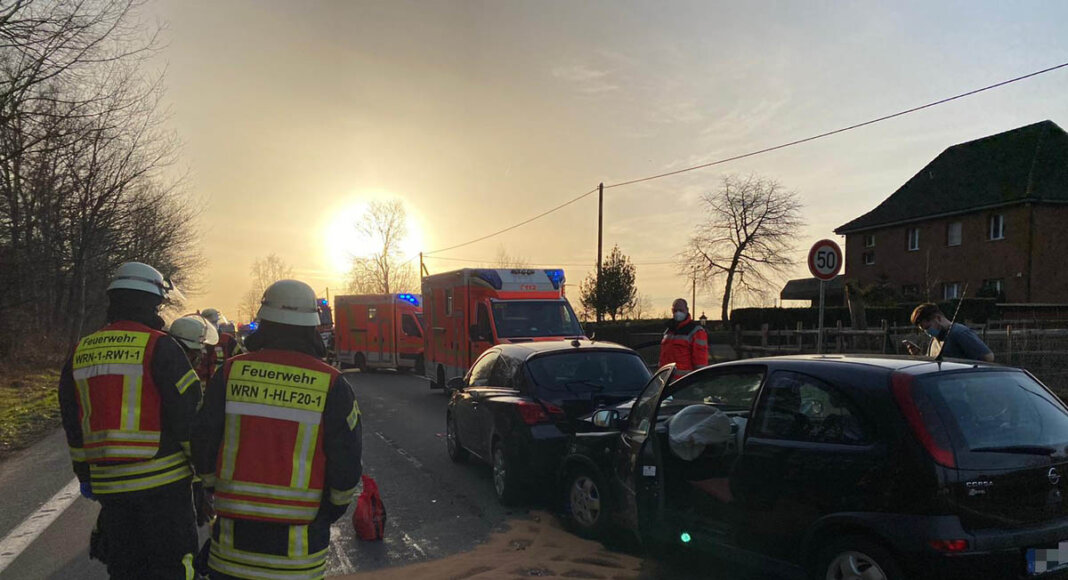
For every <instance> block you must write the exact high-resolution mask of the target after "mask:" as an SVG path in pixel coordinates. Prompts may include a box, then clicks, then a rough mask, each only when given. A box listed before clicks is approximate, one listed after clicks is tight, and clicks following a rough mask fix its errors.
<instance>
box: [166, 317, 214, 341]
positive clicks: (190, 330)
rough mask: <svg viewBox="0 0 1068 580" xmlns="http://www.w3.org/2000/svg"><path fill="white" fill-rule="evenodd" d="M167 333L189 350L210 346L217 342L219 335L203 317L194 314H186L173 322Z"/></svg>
mask: <svg viewBox="0 0 1068 580" xmlns="http://www.w3.org/2000/svg"><path fill="white" fill-rule="evenodd" d="M168 332H170V333H171V336H173V337H174V338H176V339H178V341H179V342H181V343H182V345H183V346H185V347H186V348H188V349H190V350H200V349H201V348H203V347H204V346H205V345H207V346H212V345H215V344H218V342H219V333H218V332H217V331H216V330H215V327H214V326H212V325H211V323H210V322H208V320H207V319H205V318H204V317H203V316H198V315H196V314H187V315H185V316H183V317H181V318H179V319H177V320H175V321H174V322H172V323H171V327H170V329H169V330H168Z"/></svg>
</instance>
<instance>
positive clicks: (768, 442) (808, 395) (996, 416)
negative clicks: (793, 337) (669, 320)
mask: <svg viewBox="0 0 1068 580" xmlns="http://www.w3.org/2000/svg"><path fill="white" fill-rule="evenodd" d="M671 370H672V369H671V368H670V367H668V368H664V369H661V370H660V371H658V372H657V374H656V375H655V376H654V377H653V379H652V380H651V381H650V383H649V385H648V386H647V387H646V388H645V389H644V390H643V392H642V394H641V395H640V396H639V397H638V398H637V399H636V400H635V401H633V402H632V403H627V404H623V405H619V406H617V407H616V408H615V409H611V410H601V411H597V412H595V413H594V414H593V415H592V416H591V417H589V418H588V419H589V420H590V421H591V422H592V423H593V424H595V425H597V426H598V427H600V428H602V429H603V431H602V432H590V433H577V434H575V435H574V436H573V437H572V438H571V441H570V444H569V453H568V456H567V457H566V459H565V462H564V464H563V465H564V467H563V468H562V472H561V476H562V480H563V487H562V488H563V490H564V492H563V493H564V502H565V505H566V508H567V509H566V512H567V514H568V519H569V523H570V524H571V525H572V526H573V528H575V529H576V530H577V531H578V532H580V533H583V534H585V535H589V536H594V535H599V534H602V533H604V532H606V531H608V530H610V529H618V528H622V529H623V530H628V531H629V532H630V533H631V534H632V535H636V536H637V537H638V538H640V539H641V540H643V541H644V542H646V543H654V544H660V543H663V542H670V543H671V544H674V545H675V546H677V547H678V548H679V549H682V550H699V551H700V552H702V553H711V554H715V555H718V556H721V557H726V558H728V559H736V560H742V561H744V562H746V563H749V564H757V565H759V566H761V567H762V568H763V569H764V570H765V571H766V572H765V573H766V574H774V575H776V576H795V575H796V576H803V575H805V574H809V575H810V577H813V578H820V579H823V578H827V579H841V578H865V579H871V580H877V579H897V578H918V577H939V578H943V577H967V578H1019V577H1035V576H1042V577H1044V576H1045V575H1056V576H1060V575H1061V574H1064V573H1065V572H1066V569H1065V566H1066V563H1068V541H1066V540H1068V501H1066V499H1065V498H1066V496H1068V494H1066V490H1065V487H1066V485H1068V477H1066V476H1068V409H1066V407H1065V405H1064V403H1063V402H1061V400H1060V399H1058V398H1057V397H1056V396H1055V395H1054V394H1053V393H1052V392H1050V391H1049V390H1048V389H1047V388H1046V387H1045V386H1043V385H1042V384H1041V383H1040V382H1039V381H1038V380H1036V379H1035V378H1034V377H1033V376H1031V375H1030V374H1029V373H1027V372H1025V371H1022V370H1019V369H1015V368H1009V367H1001V366H996V365H990V364H965V363H963V362H961V361H956V362H950V361H945V362H935V361H932V360H930V359H907V358H865V357H854V356H800V357H781V358H766V359H749V360H743V361H736V362H732V363H725V364H719V365H715V366H711V367H706V368H703V369H700V370H698V371H695V372H693V373H691V374H689V375H687V376H685V377H682V378H680V379H678V380H676V381H675V382H671V383H668V379H669V377H670V376H671Z"/></svg>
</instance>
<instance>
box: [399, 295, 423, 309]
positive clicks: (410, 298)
mask: <svg viewBox="0 0 1068 580" xmlns="http://www.w3.org/2000/svg"><path fill="white" fill-rule="evenodd" d="M397 298H398V299H400V300H403V301H405V302H407V303H409V304H411V305H413V306H419V297H418V296H416V295H414V294H397Z"/></svg>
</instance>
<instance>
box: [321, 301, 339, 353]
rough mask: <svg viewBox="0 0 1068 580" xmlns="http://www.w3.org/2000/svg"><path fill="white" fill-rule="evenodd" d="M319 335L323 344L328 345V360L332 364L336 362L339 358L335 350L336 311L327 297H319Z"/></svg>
mask: <svg viewBox="0 0 1068 580" xmlns="http://www.w3.org/2000/svg"><path fill="white" fill-rule="evenodd" d="M318 302H319V326H318V327H317V330H318V331H319V336H320V337H322V339H323V345H324V346H326V361H327V362H328V363H330V364H334V362H335V361H336V359H337V355H336V352H335V350H334V313H333V309H331V308H330V301H329V300H328V299H326V298H319V299H318Z"/></svg>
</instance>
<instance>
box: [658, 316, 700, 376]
mask: <svg viewBox="0 0 1068 580" xmlns="http://www.w3.org/2000/svg"><path fill="white" fill-rule="evenodd" d="M669 363H675V376H674V377H673V378H677V377H681V376H682V375H685V374H687V373H689V372H690V371H692V370H695V369H699V368H701V367H703V366H706V365H708V333H706V332H705V329H704V328H703V327H702V326H701V325H700V324H698V323H696V322H694V320H693V319H692V318H690V309H689V306H688V305H687V304H686V300H684V299H682V298H678V299H676V300H675V302H673V303H672V304H671V320H669V321H668V325H667V330H665V331H664V338H663V339H662V340H661V341H660V366H664V365H666V364H669Z"/></svg>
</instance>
